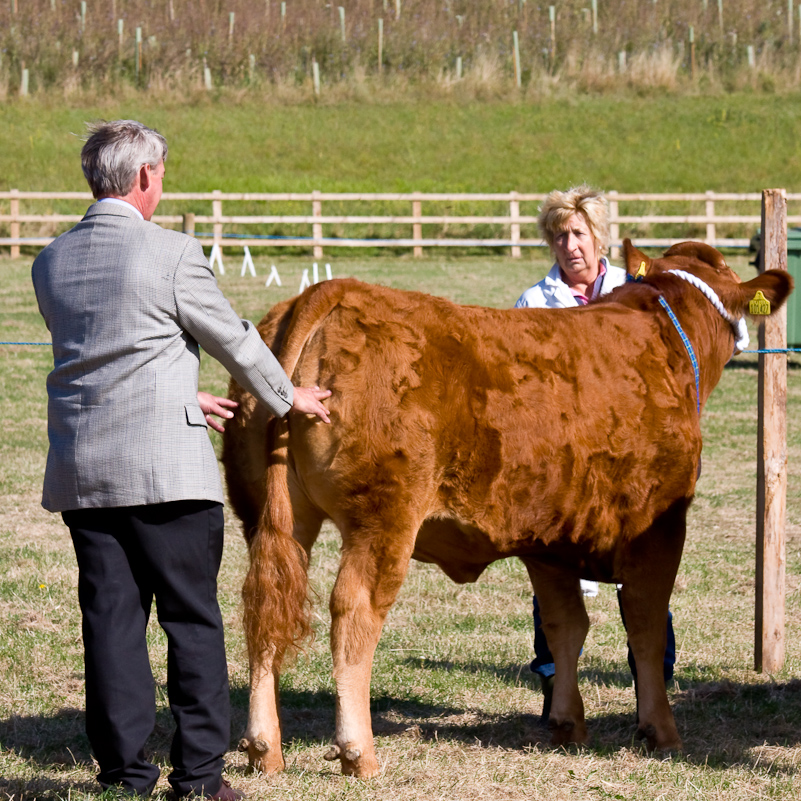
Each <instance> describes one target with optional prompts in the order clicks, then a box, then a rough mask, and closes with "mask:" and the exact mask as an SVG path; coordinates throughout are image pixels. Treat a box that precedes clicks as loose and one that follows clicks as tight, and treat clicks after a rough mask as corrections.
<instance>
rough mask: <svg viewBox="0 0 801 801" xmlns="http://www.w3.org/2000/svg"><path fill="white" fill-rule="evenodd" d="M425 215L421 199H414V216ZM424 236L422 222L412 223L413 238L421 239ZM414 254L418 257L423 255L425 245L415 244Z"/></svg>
mask: <svg viewBox="0 0 801 801" xmlns="http://www.w3.org/2000/svg"><path fill="white" fill-rule="evenodd" d="M422 216H423V203H422V201H420V200H413V201H412V217H418V218H419V217H422ZM422 238H423V226H422V224H421V223H418V222H416V223H412V239H415V240H421V239H422ZM414 255H415V257H416V258H419V257H420V256H422V255H423V246H422V245H415V246H414Z"/></svg>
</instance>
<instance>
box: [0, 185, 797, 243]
mask: <svg viewBox="0 0 801 801" xmlns="http://www.w3.org/2000/svg"><path fill="white" fill-rule="evenodd" d="M606 196H607V199H608V201H609V212H610V223H611V238H612V243H611V244H612V249H613V250H612V252H613V256H614V255H616V252H617V249H618V248H619V246H620V245H621V241H622V240H621V237H622V236H631V237H632V238H635V239H636V242H637V245H638V246H640V247H667V246H669V245H671V244H673V243H674V242H677V241H681V240H682V239H701V240H703V241H705V242H707V243H709V244H710V245H713V246H715V247H746V246H748V244H749V237H750V235H751V234H753V232H754V231H755V230H756V228H758V227H759V225H760V222H761V207H760V204H761V200H762V196H761V194H760V193H758V192H753V193H729V192H704V193H694V194H693V193H690V194H677V193H671V194H654V193H640V194H627V193H618V192H614V191H610V192H607V195H606ZM544 198H545V195H544V194H531V193H522V192H521V193H518V192H505V193H494V194H486V193H462V194H455V193H408V194H398V193H374V194H359V193H344V192H309V193H270V194H267V193H263V194H262V193H258V194H256V193H248V194H244V193H232V192H221V191H219V190H215V191H213V192H194V193H193V192H189V193H177V192H172V193H171V192H165V193H164V195H163V196H162V201H163V202H162V208H165V206H169V207H172V208H176V207H177V208H179V209H180V208H187V207H192V208H196V207H198V206H200V205H205V204H207V203H208V204H210V211H211V213H210V214H198V213H195V212H188V211H187V212H182V213H178V214H161V215H156V216H155V217H154V218H153V219H154V221H155V222H157V223H159V224H160V225H164V226H168V227H180V228H182V230H184V231H186V232H187V233H190V234H192V235H195V236H197V237H198V238H199V239H201V241H203V244H207V245H209V246H213V245H218V246H219V247H220V248H223V247H225V248H232V247H244V246H248V247H249V248H252V247H270V248H280V247H294V248H298V247H301V248H308V249H310V250H311V251H312V253H313V255H314V257H316V258H318V257H321V256H322V255H323V251H324V248H331V247H336V248H364V247H368V248H375V247H392V248H410V249H412V250H413V252H414V255H415V256H421V255H422V254H423V248H442V247H461V248H474V247H493V248H498V247H508V248H510V249H511V254H512V256H513V257H519V256H520V255H521V253H522V248H525V247H541V246H542V245H543V242H542V240H541V238H540V237H539V234H538V233H537V227H536V222H537V209H538V206H539V204H540V203H541V202H542V200H543V199H544ZM91 200H92V197H91V195H90V194H89V193H88V192H23V191H20V190H17V189H12V190H9V191H4V192H0V212H2V213H0V228H2V229H4V230H3V232H4V233H5V232H7V233H9V236H0V247H3V246H5V247H9V248H10V252H11V256H12V257H15V256H19V254H20V246H22V245H25V246H38V247H41V246H44V245H47V244H48V243H50V242H52V241H53V239H54V237H55V236H56V235H58V233H61V231H62V230H65V229H66V228H67V227H68V226H69V225H71V224H74V223H76V222H78V221H79V220H80V219H81V217H82V216H83V212H84V211H85V208H86V206H87V205H88V204H89V203H90V202H91ZM787 200H788V202H789V203H792V202H795V203H796V205H797V206H799V201H801V193H800V194H787ZM37 203H38V205H40V206H41V205H48V206H49V207H50V208H52V206H53V205H54V204H56V203H58V204H59V205H64V204H65V203H70V204H73V205H75V206H76V211H75V213H53V212H52V211H50V212H42V211H38V212H33V211H30V210H25V208H24V207H25V205H26V204H27V205H35V204H37ZM224 203H225V204H227V205H228V207H229V209H230V207H231V206H232V205H236V204H240V205H241V204H248V205H249V207H251V208H252V207H253V206H254V205H255V206H256V207H258V206H259V205H262V204H263V206H264V208H265V210H269V206H270V205H271V204H283V205H285V206H286V205H289V204H297V205H298V206H299V207H300V210H301V212H303V211H304V206H305V209H306V210H308V211H306V213H299V214H252V213H249V214H231V213H229V214H225V213H223V204H224ZM324 203H328V204H329V208H330V205H333V204H336V205H337V207H338V208H339V207H342V206H348V207H349V211H350V209H351V208H352V209H353V210H354V211H355V212H356V213H348V214H341V213H340V214H323V204H324ZM365 204H371V205H373V206H375V205H377V204H383V205H397V206H400V207H401V208H402V207H403V206H406V208H408V209H409V211H410V213H400V214H389V215H387V214H384V215H380V214H374V213H373V214H359V213H358V210H359V206H360V205H361V206H362V207H364V205H365ZM424 204H425V207H426V209H425V212H426V213H425V214H424V213H423V206H424ZM459 204H463V205H469V206H470V207H471V208H474V207H475V206H477V205H481V204H487V205H492V206H494V207H495V208H499V207H501V208H503V209H504V210H506V209H508V212H507V213H503V214H475V213H467V214H461V215H460V214H454V213H452V212H451V209H452V207H453V206H454V205H456V206H458V205H459ZM661 204H670V205H671V206H672V207H676V206H680V207H682V209H683V211H682V212H681V213H675V211H673V213H664V214H660V213H655V210H656V208H657V207H659V206H660V205H661ZM443 206H445V207H446V212H447V213H445V214H442V213H439V214H436V213H432V212H433V211H436V210H437V207H439V208H440V209H441V208H442V207H443ZM526 206H527V207H528V208H525V207H526ZM721 206H725V209H726V210H725V211H724V212H723V213H720V211H719V210H720V207H721ZM521 207H523V209H522V211H525V212H526V213H522V211H521ZM733 208H734V209H736V210H737V212H738V213H731V209H733ZM701 209H703V212H702V213H700V210H701ZM797 210H798V211H799V212H801V206H799V208H798V209H797ZM669 211H670V209H669ZM309 212H310V213H309ZM740 212H745V213H740ZM787 222H788V224H793V223H795V224H799V223H801V213H798V214H796V215H795V216H793V215H788V217H787ZM358 225H361V226H362V227H364V226H391V227H393V228H394V229H395V230H394V231H393V235H391V236H386V237H378V236H376V235H372V234H371V235H365V236H363V237H352V238H350V237H346V236H342V235H340V234H339V229H342V228H347V227H350V226H358ZM196 226H208V227H209V229H208V230H206V231H199V230H198V229H197V228H196ZM248 226H260V227H261V228H262V229H265V228H270V227H272V228H273V230H275V229H282V228H284V227H286V226H289V227H291V228H293V230H297V229H300V230H301V232H302V233H300V234H291V235H283V234H275V233H273V234H269V233H268V234H253V233H250V234H249V233H233V232H232V229H234V228H237V229H242V228H243V227H245V228H247V227H248ZM407 226H408V228H407ZM423 226H426V227H427V228H428V229H429V231H432V229H433V230H434V235H433V236H429V237H424V236H423ZM452 226H460V227H461V226H468V228H469V227H473V228H475V227H476V226H485V227H486V226H492V227H494V228H496V229H498V230H502V231H503V234H504V235H503V236H495V237H492V236H476V235H472V236H470V235H467V236H457V235H446V234H447V231H448V228H449V227H452ZM34 227H35V228H38V232H37V233H31V231H30V229H31V228H34ZM720 227H723V228H725V229H726V230H725V231H724V232H723V233H721V231H720ZM23 228H26V229H28V230H26V231H23ZM44 228H46V229H48V230H47V233H46V234H43V233H42V230H43V229H44ZM325 228H328V231H329V234H328V236H326V235H325ZM332 228H336V229H337V231H336V232H334V234H333V235H332V233H331V229H332ZM659 228H662V231H663V232H664V231H665V230H668V231H669V232H670V234H671V235H669V236H665V235H663V236H661V237H660V236H656V235H655V234H656V233H657V232H658V229H659ZM398 229H401V230H403V229H406V230H407V231H408V232H409V233H410V234H411V236H403V234H402V233H401V235H400V236H398V235H397V231H398ZM644 231H645V232H647V233H646V234H645V235H643V232H644ZM677 231H679V234H678V235H676V233H677ZM306 232H308V235H306ZM732 232H734V234H733V233H732Z"/></svg>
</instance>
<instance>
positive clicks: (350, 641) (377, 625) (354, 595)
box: [326, 513, 419, 778]
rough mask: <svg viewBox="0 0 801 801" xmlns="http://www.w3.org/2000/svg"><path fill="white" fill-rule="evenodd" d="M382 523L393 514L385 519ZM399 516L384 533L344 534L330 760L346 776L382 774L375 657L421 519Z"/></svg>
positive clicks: (334, 615)
mask: <svg viewBox="0 0 801 801" xmlns="http://www.w3.org/2000/svg"><path fill="white" fill-rule="evenodd" d="M382 517H383V518H384V520H387V518H389V517H390V515H382ZM404 518H406V515H405V514H403V513H401V514H399V515H397V516H396V517H395V520H394V521H393V523H392V525H387V526H385V527H384V528H383V530H382V531H381V532H380V533H375V532H374V531H371V530H370V529H367V528H356V529H353V530H350V531H347V532H345V531H343V546H342V559H341V562H340V568H339V574H338V576H337V580H336V583H335V585H334V589H333V592H332V594H331V652H332V655H333V661H334V680H335V682H336V734H335V738H334V744H333V745H332V747H331V749H330V751H329V752H328V753H327V754H326V759H329V760H334V759H339V760H340V762H341V764H342V772H343V773H344V774H346V775H352V776H358V777H360V778H369V777H371V776H375V775H376V774H377V773H378V770H379V766H378V760H377V759H376V755H375V747H374V744H373V731H372V725H371V721H370V678H371V674H372V666H373V655H374V653H375V649H376V645H377V644H378V639H379V637H380V635H381V629H382V627H383V625H384V620H385V618H386V616H387V613H388V612H389V609H390V607H391V606H392V604H393V603H394V602H395V598H396V597H397V594H398V591H399V590H400V588H401V585H402V584H403V580H404V578H405V577H406V571H407V569H408V566H409V560H410V558H411V554H412V551H413V550H414V539H415V535H416V532H417V528H418V527H419V521H415V522H414V523H413V524H412V523H408V521H407V523H408V524H406V525H404V524H403V522H402V521H403V520H404Z"/></svg>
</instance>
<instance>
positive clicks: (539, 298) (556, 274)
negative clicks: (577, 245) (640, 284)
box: [515, 256, 626, 309]
mask: <svg viewBox="0 0 801 801" xmlns="http://www.w3.org/2000/svg"><path fill="white" fill-rule="evenodd" d="M601 262H602V263H603V265H604V267H605V268H606V273H605V274H604V276H603V279H602V283H601V287H600V289H599V291H597V292H593V297H594V298H597V297H600V296H601V295H606V294H607V293H609V292H611V291H612V290H613V289H614V288H615V287H616V286H620V285H621V284H625V283H626V271H625V270H623V269H622V268H620V267H613V266H612V265H611V264H610V263H609V262H608V261H607V259H606V257H605V256H602V257H601ZM578 305H579V304H578V303H577V302H576V298H575V297H574V295H573V293H572V292H571V291H570V287H569V286H568V285H567V284H566V283H565V282H564V281H563V280H562V275H561V273H560V271H559V265H558V264H554V266H553V267H551V270H550V272H549V273H548V275H546V276H545V278H543V279H542V281H540V282H539V283H537V284H534V286H532V287H531V288H529V289H527V290H526V291H525V292H524V293H523V294H522V295H521V296H520V297H519V298H518V300H517V303H515V308H516V309H525V308H532V309H536V308H543V307H545V308H548V309H568V308H571V307H572V306H578Z"/></svg>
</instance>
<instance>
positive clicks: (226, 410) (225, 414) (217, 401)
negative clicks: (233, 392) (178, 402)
mask: <svg viewBox="0 0 801 801" xmlns="http://www.w3.org/2000/svg"><path fill="white" fill-rule="evenodd" d="M197 402H198V405H199V406H200V408H201V409H202V410H203V414H205V415H206V422H207V423H208V424H209V426H210V427H211V428H213V429H214V430H215V431H219V432H220V433H221V434H222V432H223V431H224V430H225V428H224V427H223V425H222V423H218V422H217V421H216V420H215V419H214V417H213V416H212V415H215V416H217V417H222V418H223V419H225V420H230V419H231V418H232V417H233V416H234V413H233V412H232V411H231V409H236V407H237V406H239V404H238V403H237V402H236V401H232V400H229V399H228V398H218V397H217V396H216V395H212V394H210V393H209V392H198V393H197Z"/></svg>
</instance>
